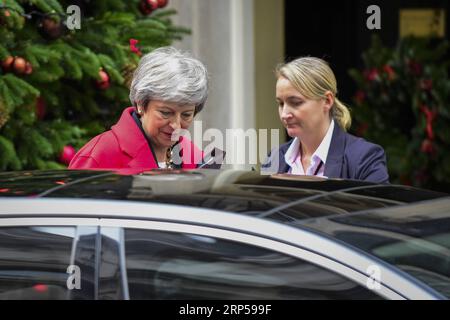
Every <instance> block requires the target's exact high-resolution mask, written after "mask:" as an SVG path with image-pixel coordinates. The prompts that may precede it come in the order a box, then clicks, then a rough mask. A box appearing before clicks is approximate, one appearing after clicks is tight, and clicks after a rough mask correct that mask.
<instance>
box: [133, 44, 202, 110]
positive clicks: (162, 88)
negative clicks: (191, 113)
mask: <svg viewBox="0 0 450 320" xmlns="http://www.w3.org/2000/svg"><path fill="white" fill-rule="evenodd" d="M207 97H208V72H207V70H206V67H205V66H204V65H203V63H202V62H200V61H199V60H197V59H195V58H193V57H192V56H191V55H190V54H189V53H187V52H182V51H180V50H177V49H175V48H173V47H162V48H158V49H155V50H154V51H152V52H150V53H148V54H146V55H145V56H143V57H142V58H141V61H140V62H139V65H138V67H137V69H136V70H135V71H134V74H133V80H132V82H131V87H130V100H131V103H132V105H133V106H137V105H140V106H142V107H143V108H144V109H145V108H147V105H148V103H149V102H150V101H152V100H162V101H169V102H173V103H177V104H181V105H187V104H191V105H195V113H198V112H200V111H201V110H202V109H203V106H204V105H205V102H206V98H207Z"/></svg>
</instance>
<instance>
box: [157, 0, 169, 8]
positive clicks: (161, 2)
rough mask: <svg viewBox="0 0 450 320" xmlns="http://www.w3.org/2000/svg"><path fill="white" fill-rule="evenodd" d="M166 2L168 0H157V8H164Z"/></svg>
mask: <svg viewBox="0 0 450 320" xmlns="http://www.w3.org/2000/svg"><path fill="white" fill-rule="evenodd" d="M168 2H169V0H158V8H164V7H165V6H167V3H168Z"/></svg>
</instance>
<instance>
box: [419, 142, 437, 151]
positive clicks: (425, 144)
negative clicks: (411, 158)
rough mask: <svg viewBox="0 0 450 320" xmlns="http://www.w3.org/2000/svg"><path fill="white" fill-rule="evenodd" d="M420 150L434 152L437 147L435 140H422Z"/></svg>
mask: <svg viewBox="0 0 450 320" xmlns="http://www.w3.org/2000/svg"><path fill="white" fill-rule="evenodd" d="M420 151H422V152H423V153H434V152H435V151H436V149H435V148H434V145H433V142H432V141H431V140H430V139H425V140H423V141H422V145H421V146H420Z"/></svg>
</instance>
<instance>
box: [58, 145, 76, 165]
mask: <svg viewBox="0 0 450 320" xmlns="http://www.w3.org/2000/svg"><path fill="white" fill-rule="evenodd" d="M76 153H77V152H76V150H75V148H74V147H72V146H70V145H68V146H65V147H64V148H63V150H62V151H61V154H60V155H59V161H60V162H61V163H64V164H65V165H69V163H70V161H71V160H72V159H73V157H74V156H75V154H76Z"/></svg>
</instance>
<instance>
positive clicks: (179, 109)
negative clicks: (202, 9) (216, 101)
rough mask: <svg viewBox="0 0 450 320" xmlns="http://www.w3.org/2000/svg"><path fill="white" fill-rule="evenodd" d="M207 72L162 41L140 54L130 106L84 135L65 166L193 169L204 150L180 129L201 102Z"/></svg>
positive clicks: (79, 167)
mask: <svg viewBox="0 0 450 320" xmlns="http://www.w3.org/2000/svg"><path fill="white" fill-rule="evenodd" d="M207 95H208V74H207V71H206V68H205V66H204V65H203V64H202V63H201V62H200V61H198V60H197V59H195V58H193V57H192V56H190V55H189V54H188V53H185V52H181V51H179V50H177V49H175V48H172V47H163V48H159V49H156V50H154V51H152V52H151V53H149V54H147V55H145V56H143V57H142V59H141V61H140V63H139V66H138V67H137V69H136V71H135V72H134V75H133V80H132V82H131V88H130V100H131V103H132V107H128V108H126V109H125V110H124V111H123V113H122V116H121V118H120V119H119V121H118V122H117V123H116V124H115V125H114V126H112V128H111V130H109V131H106V132H104V133H102V134H100V135H98V136H96V137H94V138H93V139H92V140H91V141H89V142H88V143H87V144H86V145H85V146H84V147H83V148H81V149H80V151H79V152H78V153H77V154H76V155H75V157H74V158H73V159H72V161H71V162H70V164H69V168H70V169H120V168H132V169H153V168H175V167H178V168H184V169H194V168H196V167H197V165H198V164H199V163H200V162H201V161H202V159H203V153H202V151H201V150H200V149H198V148H197V147H196V146H195V145H194V144H193V143H192V142H191V141H189V140H188V139H187V138H185V137H183V136H181V135H180V131H181V130H187V129H188V128H189V126H190V125H191V123H192V121H193V119H194V116H195V115H196V114H197V113H199V112H200V111H201V110H202V109H203V106H204V104H205V101H206V98H207Z"/></svg>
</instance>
